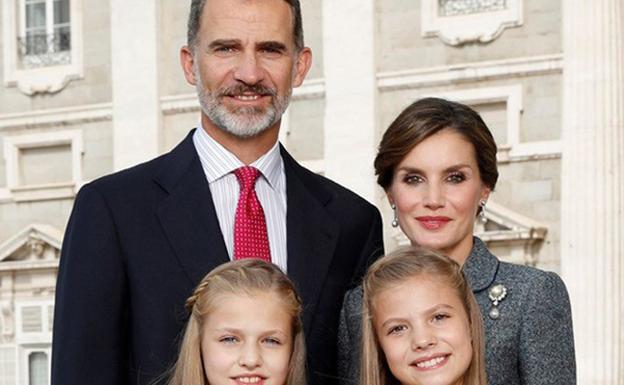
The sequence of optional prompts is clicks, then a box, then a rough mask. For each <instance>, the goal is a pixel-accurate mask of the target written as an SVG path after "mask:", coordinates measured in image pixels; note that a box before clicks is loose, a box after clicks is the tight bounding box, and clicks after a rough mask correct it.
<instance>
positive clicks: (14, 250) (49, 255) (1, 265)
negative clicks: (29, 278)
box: [0, 223, 63, 271]
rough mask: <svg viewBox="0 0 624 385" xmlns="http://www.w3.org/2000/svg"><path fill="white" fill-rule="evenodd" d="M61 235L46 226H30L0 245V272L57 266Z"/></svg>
mask: <svg viewBox="0 0 624 385" xmlns="http://www.w3.org/2000/svg"><path fill="white" fill-rule="evenodd" d="M62 239H63V233H62V232H61V231H60V230H58V229H57V228H55V227H53V226H50V225H46V224H36V223H34V224H31V225H30V226H28V227H26V228H25V229H23V230H22V231H20V232H19V233H17V234H16V235H14V236H13V237H11V238H9V239H8V240H6V241H5V242H4V243H2V244H0V271H7V270H25V269H32V268H49V267H55V266H57V265H58V258H59V255H60V251H61V243H62Z"/></svg>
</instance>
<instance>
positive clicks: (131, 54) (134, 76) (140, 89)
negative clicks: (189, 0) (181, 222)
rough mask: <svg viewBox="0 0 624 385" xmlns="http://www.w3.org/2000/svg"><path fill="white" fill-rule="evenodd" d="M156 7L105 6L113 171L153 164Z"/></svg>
mask: <svg viewBox="0 0 624 385" xmlns="http://www.w3.org/2000/svg"><path fill="white" fill-rule="evenodd" d="M159 4H160V1H153V0H132V1H127V0H111V46H112V52H113V55H112V69H111V72H112V90H113V166H114V168H115V170H119V169H122V168H126V167H128V166H132V165H134V164H136V163H139V162H143V161H146V160H148V159H150V158H153V157H155V156H156V155H158V153H159V150H160V148H159V145H160V136H161V135H162V133H161V131H162V130H161V120H162V119H161V111H160V101H159V94H160V92H159V81H158V63H159V62H160V58H159V56H158V46H159V44H160V37H159V33H158V31H160V29H161V27H160V15H159V12H160V10H159V7H160V5H159Z"/></svg>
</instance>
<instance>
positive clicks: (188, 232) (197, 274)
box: [154, 130, 229, 286]
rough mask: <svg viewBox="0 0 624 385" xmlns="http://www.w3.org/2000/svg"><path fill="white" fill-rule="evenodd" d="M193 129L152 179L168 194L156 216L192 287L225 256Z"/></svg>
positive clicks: (225, 252) (221, 261)
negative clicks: (193, 137)
mask: <svg viewBox="0 0 624 385" xmlns="http://www.w3.org/2000/svg"><path fill="white" fill-rule="evenodd" d="M193 132H194V130H193V131H191V133H189V135H188V136H187V137H186V139H185V140H184V141H183V142H182V143H180V144H179V145H178V146H177V147H176V148H175V149H173V150H172V151H171V152H170V153H169V154H167V155H166V156H165V157H164V158H163V162H162V163H163V166H162V168H161V170H160V172H159V173H158V174H157V175H156V176H155V178H154V180H155V181H156V183H158V184H159V185H160V186H161V187H162V188H163V189H164V190H165V191H167V192H168V193H169V195H168V196H167V197H166V198H165V199H164V200H163V201H162V202H161V204H160V206H159V207H158V210H157V216H158V219H159V221H160V224H161V226H162V228H163V231H164V233H165V236H166V237H167V239H168V240H169V242H170V243H171V246H172V247H173V250H174V252H175V255H176V257H177V258H178V259H179V261H180V264H181V265H182V267H183V268H184V270H185V272H186V274H187V276H188V278H189V280H190V281H191V284H192V285H193V286H194V285H196V284H197V283H198V282H199V281H200V280H201V279H202V278H203V276H204V275H205V274H206V273H208V272H209V271H210V270H212V269H213V268H214V267H216V266H218V265H220V264H222V263H225V262H227V261H228V260H229V256H228V253H227V249H226V247H225V243H224V241H223V236H222V235H221V228H220V227H219V222H218V219H217V215H216V212H215V208H214V204H213V202H212V196H211V194H210V189H209V187H208V182H207V180H206V176H205V174H204V171H203V169H202V167H201V162H200V161H199V157H198V156H197V151H196V150H195V146H194V144H193V140H192V136H193Z"/></svg>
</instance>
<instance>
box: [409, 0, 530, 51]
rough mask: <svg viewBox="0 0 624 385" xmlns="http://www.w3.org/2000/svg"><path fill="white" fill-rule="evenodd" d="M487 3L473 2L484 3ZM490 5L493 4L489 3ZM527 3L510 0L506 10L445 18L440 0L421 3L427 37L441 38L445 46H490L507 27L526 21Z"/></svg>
mask: <svg viewBox="0 0 624 385" xmlns="http://www.w3.org/2000/svg"><path fill="white" fill-rule="evenodd" d="M484 2H485V1H483V0H481V1H472V3H484ZM489 3H493V2H492V1H489ZM522 3H523V0H506V1H505V4H504V7H500V6H497V7H491V8H488V7H487V6H485V7H481V8H480V9H475V10H474V12H470V11H469V12H462V13H459V14H449V15H445V14H444V12H441V11H442V7H441V6H440V1H439V0H421V14H420V25H421V33H422V36H423V37H434V36H438V37H439V38H440V39H441V40H442V41H443V42H444V43H446V44H449V45H452V46H456V45H460V44H465V43H473V42H479V43H488V42H491V41H492V40H494V39H496V38H497V37H498V36H500V34H501V33H503V31H504V30H505V29H506V28H511V27H518V26H521V25H522V22H523V14H522V13H523V11H522V8H523V7H522Z"/></svg>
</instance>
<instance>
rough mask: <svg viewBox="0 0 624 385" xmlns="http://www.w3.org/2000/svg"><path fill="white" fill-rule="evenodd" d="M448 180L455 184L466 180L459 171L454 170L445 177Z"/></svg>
mask: <svg viewBox="0 0 624 385" xmlns="http://www.w3.org/2000/svg"><path fill="white" fill-rule="evenodd" d="M446 179H447V180H448V181H449V182H451V183H454V184H457V183H461V182H463V181H465V180H466V177H465V176H464V174H462V173H461V172H454V173H452V174H451V175H449V176H448V177H447V178H446Z"/></svg>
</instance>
